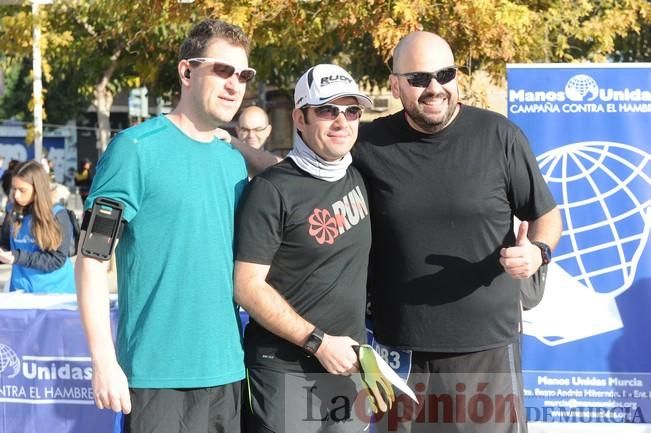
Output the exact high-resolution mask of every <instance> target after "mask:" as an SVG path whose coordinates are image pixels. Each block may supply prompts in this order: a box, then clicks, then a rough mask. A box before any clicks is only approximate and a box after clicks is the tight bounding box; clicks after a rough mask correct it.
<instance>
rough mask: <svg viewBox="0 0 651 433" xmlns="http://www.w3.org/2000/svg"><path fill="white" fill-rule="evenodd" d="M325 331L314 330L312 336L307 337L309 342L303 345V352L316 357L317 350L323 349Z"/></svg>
mask: <svg viewBox="0 0 651 433" xmlns="http://www.w3.org/2000/svg"><path fill="white" fill-rule="evenodd" d="M323 335H324V333H323V331H322V330H320V329H319V328H314V331H312V333H311V334H310V336H309V337H307V341H306V342H305V344H304V345H303V350H305V351H306V352H307V353H308V354H310V355H314V354H315V353H316V351H317V350H319V347H321V343H322V342H323Z"/></svg>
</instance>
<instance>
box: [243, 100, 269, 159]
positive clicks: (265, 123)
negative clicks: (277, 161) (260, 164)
mask: <svg viewBox="0 0 651 433" xmlns="http://www.w3.org/2000/svg"><path fill="white" fill-rule="evenodd" d="M237 123H238V126H237V128H236V132H237V136H238V138H239V139H240V140H242V141H243V142H244V143H246V144H248V145H249V146H251V147H254V148H256V149H260V148H262V147H263V146H264V143H265V141H266V140H267V138H269V135H270V134H271V125H270V124H269V116H267V113H266V112H265V111H264V110H263V109H262V108H260V107H256V106H250V107H246V108H245V109H243V110H242V112H241V113H240V117H239V118H238V121H237Z"/></svg>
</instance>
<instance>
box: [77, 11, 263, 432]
mask: <svg viewBox="0 0 651 433" xmlns="http://www.w3.org/2000/svg"><path fill="white" fill-rule="evenodd" d="M248 43H249V41H248V39H247V37H246V36H245V35H244V33H243V32H242V30H241V29H240V28H239V27H236V26H232V25H230V24H227V23H224V22H222V21H218V20H206V21H203V22H201V23H199V24H197V25H196V26H195V27H194V28H193V29H192V30H191V31H190V33H189V35H188V38H187V39H186V40H185V41H184V42H183V44H182V46H181V49H180V60H179V63H178V66H177V69H178V74H179V79H180V82H181V99H180V101H179V104H178V106H177V107H176V108H175V109H174V111H172V112H171V113H170V114H169V115H167V116H160V117H156V118H154V119H151V120H149V121H147V122H144V123H142V124H140V125H138V126H135V127H132V128H129V129H127V130H125V131H123V132H121V133H120V134H118V135H117V136H116V137H115V138H114V139H113V141H112V142H111V143H110V145H109V146H108V148H107V151H106V153H105V154H104V155H103V156H102V158H101V160H100V161H99V164H98V167H97V174H96V176H95V178H94V180H93V186H92V188H91V192H90V195H89V197H88V199H87V201H86V207H87V208H89V207H91V206H92V204H93V203H94V201H95V199H97V198H98V197H108V198H110V199H113V200H117V201H119V202H121V203H122V204H123V206H124V214H123V219H124V220H125V221H126V225H125V227H124V231H123V234H122V237H121V239H120V242H119V244H118V246H117V248H116V252H115V254H116V261H117V270H118V299H119V304H120V316H119V322H118V332H117V344H116V346H117V351H116V350H115V349H114V346H113V341H112V337H111V330H110V320H109V309H108V299H107V296H108V290H107V287H106V272H107V270H106V265H105V263H104V262H100V261H98V260H96V259H94V258H90V257H86V256H83V255H80V256H79V257H78V260H77V265H76V267H77V269H76V277H77V291H78V297H79V307H80V311H81V315H82V320H83V323H84V328H85V331H86V334H87V337H88V343H89V347H90V351H91V356H92V365H93V391H94V394H95V402H96V404H97V406H98V407H99V408H100V409H103V408H107V409H108V408H110V409H112V410H114V411H115V412H120V411H121V412H123V413H125V414H127V416H126V417H125V422H126V425H125V431H128V432H129V431H134V432H136V431H137V432H138V433H143V432H154V431H155V432H157V433H161V432H162V433H167V432H169V433H172V432H174V433H178V432H188V433H195V432H202V433H204V432H229V433H232V432H239V411H240V381H241V379H243V377H244V365H243V354H242V348H241V341H240V332H239V320H238V313H237V309H236V306H235V305H234V302H233V283H232V274H233V221H234V213H235V209H236V206H237V201H238V199H239V196H240V193H241V191H242V189H243V188H244V186H245V184H246V182H247V172H246V166H245V162H244V159H243V158H242V156H241V154H240V153H239V152H238V151H237V150H235V149H234V148H233V147H231V145H230V144H228V143H226V142H224V141H222V140H219V139H217V138H215V129H216V128H217V127H218V126H219V124H220V123H222V122H228V121H230V120H231V119H232V117H233V116H234V115H235V113H236V111H237V110H238V108H239V106H240V104H241V102H242V98H243V96H244V92H245V88H246V82H248V81H249V80H251V79H252V78H253V77H254V75H255V71H254V70H253V69H251V68H248V59H247V53H248ZM82 236H83V233H82Z"/></svg>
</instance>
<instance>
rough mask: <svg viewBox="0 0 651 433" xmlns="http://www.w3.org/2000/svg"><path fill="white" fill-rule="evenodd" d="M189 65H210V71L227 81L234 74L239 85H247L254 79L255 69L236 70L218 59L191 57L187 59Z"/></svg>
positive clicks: (236, 68)
mask: <svg viewBox="0 0 651 433" xmlns="http://www.w3.org/2000/svg"><path fill="white" fill-rule="evenodd" d="M188 62H190V63H212V71H213V72H214V73H215V75H217V76H218V77H219V78H223V79H225V80H226V79H228V78H230V77H232V76H233V74H235V75H236V76H237V79H238V81H239V82H240V83H248V82H249V81H251V80H252V79H253V78H254V77H255V69H253V68H241V69H240V68H238V67H236V66H235V65H232V64H230V63H228V62H225V61H223V60H219V59H212V58H209V57H193V58H191V59H188Z"/></svg>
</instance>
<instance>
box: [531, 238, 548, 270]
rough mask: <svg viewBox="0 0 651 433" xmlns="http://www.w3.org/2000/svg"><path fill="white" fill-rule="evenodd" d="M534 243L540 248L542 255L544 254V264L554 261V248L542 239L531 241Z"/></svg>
mask: <svg viewBox="0 0 651 433" xmlns="http://www.w3.org/2000/svg"><path fill="white" fill-rule="evenodd" d="M531 243H532V244H534V245H535V246H537V247H538V248H540V255H541V256H542V264H543V265H546V264H548V263H549V262H551V261H552V250H551V249H550V248H549V245H547V244H546V243H544V242H540V241H531Z"/></svg>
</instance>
